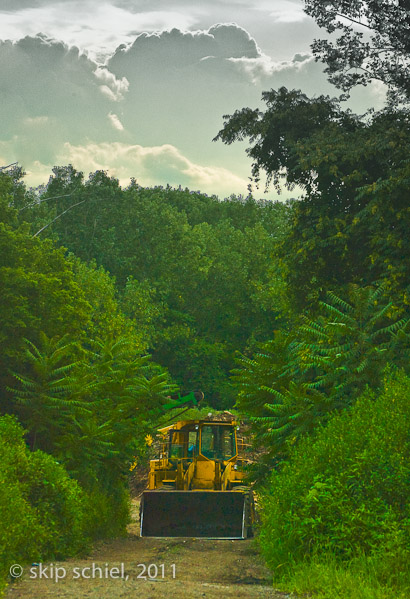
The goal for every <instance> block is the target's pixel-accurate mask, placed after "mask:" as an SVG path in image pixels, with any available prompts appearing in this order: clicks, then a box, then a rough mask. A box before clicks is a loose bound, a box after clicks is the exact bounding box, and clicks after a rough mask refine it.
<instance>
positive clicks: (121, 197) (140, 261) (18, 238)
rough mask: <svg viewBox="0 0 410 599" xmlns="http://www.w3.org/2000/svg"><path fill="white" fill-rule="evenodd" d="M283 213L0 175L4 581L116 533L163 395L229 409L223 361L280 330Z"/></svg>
mask: <svg viewBox="0 0 410 599" xmlns="http://www.w3.org/2000/svg"><path fill="white" fill-rule="evenodd" d="M291 212H292V206H291V204H289V203H288V204H283V203H271V202H256V201H255V200H254V199H252V198H251V197H249V198H236V197H234V196H232V197H231V198H229V199H227V200H226V201H223V202H221V201H219V200H218V199H217V198H215V197H207V196H206V195H205V194H200V193H197V192H195V193H193V192H190V191H188V190H182V189H172V188H170V187H167V188H161V187H156V188H149V189H148V188H143V187H141V186H139V185H138V184H137V183H136V182H135V181H132V182H131V184H130V185H129V186H128V187H127V188H124V189H123V188H121V186H120V185H119V182H118V180H116V179H115V178H113V177H109V176H108V175H107V174H106V173H105V172H101V171H100V172H96V173H93V174H91V175H90V176H89V177H88V179H85V178H84V176H83V174H82V173H81V172H77V171H76V170H75V169H74V168H73V167H72V166H71V165H69V166H67V167H56V168H55V169H54V171H53V175H52V177H51V178H50V180H49V182H48V183H47V184H46V185H45V186H44V187H42V188H40V189H38V190H32V189H28V188H27V187H26V186H25V184H24V178H23V173H22V170H21V168H19V167H15V168H11V169H8V170H6V169H4V171H3V172H1V173H0V214H1V223H0V244H1V251H0V256H1V263H0V290H1V291H0V295H1V299H0V301H1V307H2V326H1V333H0V335H1V348H2V351H1V369H0V384H1V400H0V401H1V403H0V405H1V412H2V414H4V416H2V417H1V418H0V422H1V427H2V428H1V435H0V437H1V453H2V458H3V459H2V467H1V472H2V477H3V480H4V483H6V481H7V485H6V484H5V486H4V487H1V490H0V508H1V511H2V513H3V511H4V512H7V517H6V516H5V518H4V519H3V522H4V529H3V532H2V534H3V538H2V542H3V543H4V545H5V547H6V548H7V550H5V552H4V556H5V557H4V560H3V562H2V574H3V575H5V574H6V565H7V564H8V563H14V562H17V563H18V562H19V561H21V560H23V561H24V560H31V561H33V560H34V561H39V560H42V559H43V560H44V559H47V558H50V557H52V558H58V557H62V556H67V555H71V554H74V553H76V552H78V551H80V550H84V549H85V548H86V547H87V544H88V543H89V542H90V541H92V539H94V538H98V537H102V536H111V535H116V534H121V533H123V532H124V530H125V526H126V524H127V522H128V478H129V470H130V467H131V465H132V464H133V463H134V462H135V460H136V459H137V460H139V459H142V458H143V457H144V453H145V451H146V444H145V436H146V435H147V434H150V433H152V432H153V430H155V427H156V426H157V425H158V422H159V419H160V417H161V416H162V414H163V409H162V405H163V404H164V403H167V404H169V399H168V397H169V395H170V394H172V393H173V392H175V391H176V390H178V391H180V392H181V393H185V392H186V391H190V390H192V389H203V390H204V391H205V394H206V398H207V403H208V404H209V405H211V406H213V407H216V408H227V407H228V408H229V407H232V406H233V404H234V402H235V391H234V386H233V384H232V382H231V381H230V370H231V369H232V368H233V366H234V364H235V354H236V352H237V351H238V350H240V351H243V352H250V351H252V348H255V347H256V343H257V342H260V341H263V340H264V339H265V338H266V336H268V335H269V334H270V331H271V330H272V329H273V327H274V326H278V323H279V322H281V321H282V320H283V319H284V318H286V316H285V313H286V309H282V308H281V307H280V306H281V304H282V303H283V302H284V301H285V299H284V295H283V286H282V285H281V284H280V281H281V274H280V269H279V268H278V265H277V263H276V261H275V259H274V255H275V252H276V251H277V248H278V247H279V244H280V242H281V240H282V239H283V236H284V235H285V232H286V230H287V227H288V226H289V222H290V215H291ZM13 418H14V419H13ZM18 423H20V425H19V424H18ZM23 432H24V433H25V441H26V443H27V445H28V446H26V445H25V443H24V441H23ZM16 455H19V456H20V458H19V460H17V459H15V456H16ZM16 514H19V517H18V520H19V522H20V524H19V527H18V528H17V529H16V528H15V527H14V526H13V525H12V523H13V522H14V521H15V520H16ZM28 526H30V535H29V538H30V539H31V541H30V542H28V541H27V538H28V537H27V533H26V529H27V527H28Z"/></svg>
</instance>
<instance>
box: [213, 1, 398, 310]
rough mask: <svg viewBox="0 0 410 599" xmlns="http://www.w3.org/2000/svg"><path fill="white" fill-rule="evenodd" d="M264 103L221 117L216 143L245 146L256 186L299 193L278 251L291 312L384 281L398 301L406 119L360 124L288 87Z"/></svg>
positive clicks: (332, 103) (330, 103)
mask: <svg viewBox="0 0 410 599" xmlns="http://www.w3.org/2000/svg"><path fill="white" fill-rule="evenodd" d="M316 4H318V3H316ZM321 6H322V5H321ZM322 9H323V10H327V6H325V5H323V6H322ZM322 9H320V10H322ZM263 100H264V101H265V103H266V110H265V111H260V110H251V109H250V108H243V109H242V110H237V111H236V112H235V113H234V114H233V115H230V116H229V115H227V116H225V117H224V118H225V122H224V127H223V129H222V130H221V131H220V132H219V133H218V135H217V137H216V138H215V139H220V140H222V141H223V142H224V143H227V144H231V143H233V142H234V141H237V140H238V141H240V140H243V139H244V138H249V141H250V145H249V147H248V149H247V153H248V155H249V156H250V157H251V159H252V163H253V164H252V175H253V180H254V181H255V182H256V183H258V182H259V180H260V174H261V172H262V171H264V172H265V173H266V176H267V185H269V183H270V182H271V181H272V182H273V183H274V185H275V187H276V188H277V189H278V191H279V189H280V185H281V182H284V183H285V184H286V185H287V186H288V187H289V188H293V186H295V185H298V186H300V187H301V188H302V189H303V191H304V196H303V197H302V198H301V201H299V202H296V203H295V204H294V206H293V212H292V216H293V219H292V223H291V227H290V231H289V235H287V236H286V237H285V238H284V239H283V243H282V246H281V250H280V256H281V258H282V261H283V262H284V263H285V265H286V274H287V279H288V288H289V291H290V295H291V302H292V307H293V308H294V309H295V310H296V311H302V310H303V309H305V308H306V306H309V307H311V306H312V305H314V303H315V302H316V301H317V299H318V297H319V296H320V295H321V293H323V292H324V291H325V290H327V289H329V288H330V289H337V290H340V289H341V288H343V286H346V285H347V284H348V283H352V282H353V283H357V284H360V285H366V284H369V283H370V284H371V283H374V282H375V281H380V280H384V281H389V284H390V285H391V287H392V288H393V289H394V291H395V293H401V294H402V296H403V295H404V292H405V289H406V287H407V285H408V281H409V275H410V273H409V271H408V269H407V265H408V264H409V260H408V259H407V258H408V250H409V246H408V235H407V230H408V228H409V226H410V223H409V214H410V213H409V211H408V208H407V207H408V199H409V184H408V183H409V168H410V167H409V164H410V163H409V148H410V125H409V114H408V111H405V110H402V111H400V110H397V109H392V108H391V109H385V110H383V111H380V112H379V113H376V114H373V115H367V117H366V118H364V117H363V118H360V117H358V116H357V115H354V114H352V113H351V112H350V111H349V110H345V109H343V108H342V106H341V104H340V102H339V101H337V100H335V99H331V98H329V97H324V96H319V97H318V98H313V99H312V98H308V97H307V96H306V95H305V94H303V93H302V92H301V91H297V90H287V89H286V88H280V89H279V90H276V91H275V90H271V91H268V92H264V93H263Z"/></svg>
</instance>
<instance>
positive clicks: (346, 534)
mask: <svg viewBox="0 0 410 599" xmlns="http://www.w3.org/2000/svg"><path fill="white" fill-rule="evenodd" d="M409 393H410V379H409V378H407V377H405V376H404V375H399V376H397V377H396V378H389V379H387V381H386V382H385V386H384V390H383V391H382V392H381V393H380V394H379V395H378V396H377V397H375V396H374V395H372V394H371V393H369V392H368V393H366V394H364V396H362V397H361V398H360V399H359V400H358V402H357V404H356V405H355V406H354V407H353V408H351V409H350V410H345V411H344V412H343V413H341V414H339V415H337V416H335V417H334V418H333V419H332V420H331V421H330V422H329V424H328V425H327V426H326V427H322V428H321V429H320V430H319V431H318V433H317V434H316V435H315V437H313V438H308V439H305V440H303V441H302V442H301V443H300V444H299V445H298V446H297V447H295V448H294V449H293V451H291V452H290V459H289V461H288V462H287V463H286V464H285V465H284V466H283V468H282V470H281V471H279V472H273V473H272V477H271V480H270V485H269V488H268V490H267V491H266V493H265V496H264V500H263V508H264V509H263V522H262V530H261V537H260V542H261V547H262V551H263V553H264V556H265V558H266V560H267V562H268V564H269V565H270V566H271V567H272V568H273V569H274V570H275V572H276V574H277V575H279V574H281V573H285V574H286V575H287V576H289V575H290V573H291V572H292V570H293V569H294V567H295V564H297V563H298V562H299V563H301V562H302V561H303V560H305V561H306V558H308V559H310V558H314V559H315V560H317V559H319V560H320V556H326V555H329V554H330V555H332V556H335V558H336V560H337V561H338V562H339V563H343V562H345V563H347V562H348V561H350V562H351V560H357V559H362V558H363V556H364V557H365V558H366V559H367V560H368V559H370V560H371V563H372V567H373V568H374V569H375V571H376V575H377V576H378V577H379V578H380V579H381V582H383V581H385V582H386V583H388V584H392V581H393V583H400V584H402V583H403V580H402V578H403V576H404V571H403V564H405V563H409V561H410V560H409V557H410V460H409V457H410V436H409V430H410V427H409V425H410V401H409ZM386 564H388V565H387V566H386ZM408 570H409V568H408V567H407V566H406V568H405V571H406V572H407V574H406V576H408V575H409V574H410V572H409V571H408Z"/></svg>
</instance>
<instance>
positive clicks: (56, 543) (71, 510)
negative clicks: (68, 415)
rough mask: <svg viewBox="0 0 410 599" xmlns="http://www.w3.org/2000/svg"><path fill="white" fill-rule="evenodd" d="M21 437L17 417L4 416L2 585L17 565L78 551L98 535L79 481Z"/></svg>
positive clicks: (0, 439)
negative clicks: (10, 569) (30, 447)
mask: <svg viewBox="0 0 410 599" xmlns="http://www.w3.org/2000/svg"><path fill="white" fill-rule="evenodd" d="M22 437H23V429H22V428H21V427H20V426H19V425H18V424H17V422H16V421H15V420H14V419H13V418H12V417H10V416H2V417H0V521H1V528H0V589H1V587H2V584H3V583H4V581H5V580H6V575H7V573H8V569H9V567H10V566H11V565H12V564H14V563H21V562H23V563H25V562H33V561H40V560H46V559H56V558H57V559H61V558H62V557H66V556H69V555H74V554H75V553H77V552H78V551H80V550H83V549H85V548H86V546H87V543H88V541H89V539H90V538H92V537H93V528H92V526H90V524H91V523H89V522H88V523H87V520H86V512H87V507H88V506H87V500H86V497H85V495H84V493H83V491H82V490H81V489H80V487H79V485H78V484H77V483H76V481H74V480H73V479H71V478H69V477H68V475H67V473H66V472H65V470H64V468H63V467H62V466H61V465H59V464H58V463H57V462H56V461H55V460H54V459H53V458H52V457H51V456H49V455H46V454H44V453H42V452H40V451H36V452H34V453H32V452H30V451H29V450H28V449H27V447H26V445H25V443H24V441H23V438H22Z"/></svg>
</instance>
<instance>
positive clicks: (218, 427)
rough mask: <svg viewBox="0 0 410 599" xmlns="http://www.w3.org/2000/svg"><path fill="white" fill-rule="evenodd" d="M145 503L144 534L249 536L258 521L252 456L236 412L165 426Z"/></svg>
mask: <svg viewBox="0 0 410 599" xmlns="http://www.w3.org/2000/svg"><path fill="white" fill-rule="evenodd" d="M159 433H160V435H161V451H160V455H159V458H158V459H156V460H152V461H151V462H150V471H149V480H148V489H147V490H146V491H144V493H143V496H142V503H141V506H142V507H141V536H198V537H212V538H235V539H238V538H245V537H246V536H248V534H249V533H250V531H251V528H252V524H253V522H254V504H253V496H252V492H251V491H250V489H249V488H248V487H246V486H245V485H244V481H243V479H244V471H243V466H244V464H245V462H246V460H245V459H244V458H243V457H241V456H240V455H239V453H238V438H237V426H236V422H235V421H234V420H233V418H230V419H229V420H226V419H221V418H220V419H217V418H216V419H213V420H211V419H209V420H185V421H180V422H177V423H174V424H173V425H170V426H168V427H165V428H162V429H160V430H159Z"/></svg>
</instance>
